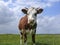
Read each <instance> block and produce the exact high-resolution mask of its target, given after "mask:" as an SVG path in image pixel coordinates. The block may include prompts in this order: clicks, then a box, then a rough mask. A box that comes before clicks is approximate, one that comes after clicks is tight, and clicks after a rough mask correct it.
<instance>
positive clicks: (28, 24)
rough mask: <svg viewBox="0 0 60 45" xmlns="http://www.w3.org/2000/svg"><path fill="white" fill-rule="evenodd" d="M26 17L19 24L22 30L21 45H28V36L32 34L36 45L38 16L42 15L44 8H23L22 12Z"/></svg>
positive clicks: (33, 43)
mask: <svg viewBox="0 0 60 45" xmlns="http://www.w3.org/2000/svg"><path fill="white" fill-rule="evenodd" d="M21 11H22V12H23V13H24V14H25V16H23V17H22V18H21V19H20V21H19V24H18V28H19V30H20V45H27V34H28V33H30V34H31V36H32V45H36V44H35V34H36V28H37V14H40V13H42V11H43V9H42V8H35V7H30V8H26V7H25V8H23V9H22V10H21Z"/></svg>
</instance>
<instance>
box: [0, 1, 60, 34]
mask: <svg viewBox="0 0 60 45" xmlns="http://www.w3.org/2000/svg"><path fill="white" fill-rule="evenodd" d="M32 6H33V7H35V8H37V7H40V8H43V9H44V11H43V12H42V13H41V14H38V16H37V23H38V26H37V31H36V33H39V34H60V0H0V34H6V33H7V34H9V33H12V34H18V33H19V29H18V27H17V26H18V22H19V19H20V18H21V17H22V16H24V14H23V13H22V12H21V9H22V8H24V7H27V8H29V7H32Z"/></svg>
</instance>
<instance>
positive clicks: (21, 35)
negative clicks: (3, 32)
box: [20, 32, 23, 45]
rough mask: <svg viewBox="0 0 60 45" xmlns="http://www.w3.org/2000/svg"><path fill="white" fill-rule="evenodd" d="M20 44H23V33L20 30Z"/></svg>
mask: <svg viewBox="0 0 60 45" xmlns="http://www.w3.org/2000/svg"><path fill="white" fill-rule="evenodd" d="M20 45H23V33H22V32H20Z"/></svg>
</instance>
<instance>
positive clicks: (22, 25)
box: [18, 15, 28, 30]
mask: <svg viewBox="0 0 60 45" xmlns="http://www.w3.org/2000/svg"><path fill="white" fill-rule="evenodd" d="M27 21H28V18H27V15H25V16H24V17H22V18H21V19H20V21H19V25H18V28H19V29H20V30H22V29H25V28H26V25H27Z"/></svg>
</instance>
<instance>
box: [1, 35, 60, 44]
mask: <svg viewBox="0 0 60 45" xmlns="http://www.w3.org/2000/svg"><path fill="white" fill-rule="evenodd" d="M0 45H20V36H19V35H18V34H0ZM28 45H31V37H30V36H28ZM36 45H60V35H59V34H55V35H54V34H40V35H36Z"/></svg>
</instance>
